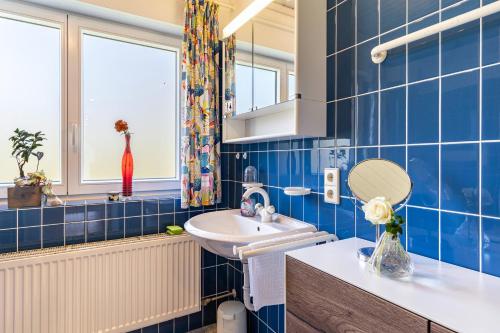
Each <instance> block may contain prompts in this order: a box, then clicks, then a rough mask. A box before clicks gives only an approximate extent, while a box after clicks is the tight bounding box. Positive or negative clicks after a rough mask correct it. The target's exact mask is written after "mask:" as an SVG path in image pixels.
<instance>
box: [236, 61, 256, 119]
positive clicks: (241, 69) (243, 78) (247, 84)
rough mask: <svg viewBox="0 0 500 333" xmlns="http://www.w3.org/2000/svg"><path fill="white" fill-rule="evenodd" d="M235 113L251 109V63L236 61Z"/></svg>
mask: <svg viewBox="0 0 500 333" xmlns="http://www.w3.org/2000/svg"><path fill="white" fill-rule="evenodd" d="M234 75H235V78H236V82H237V84H236V113H245V112H248V111H251V110H252V106H253V101H252V93H253V90H252V64H245V63H240V62H237V63H236V68H235V74H234Z"/></svg>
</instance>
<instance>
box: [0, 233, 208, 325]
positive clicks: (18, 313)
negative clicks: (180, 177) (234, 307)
mask: <svg viewBox="0 0 500 333" xmlns="http://www.w3.org/2000/svg"><path fill="white" fill-rule="evenodd" d="M200 299H201V291H200V248H199V246H198V245H197V244H196V243H195V241H194V240H192V239H191V238H190V237H189V236H186V235H183V236H174V237H167V236H148V237H141V238H133V239H124V240H119V241H109V242H100V243H95V244H82V245H77V246H72V247H68V248H55V249H46V250H35V251H30V252H26V253H18V254H12V255H6V256H0V333H10V332H47V333H57V332H61V333H78V332H81V333H85V332H126V331H130V330H134V329H137V328H139V327H143V326H148V325H152V324H156V323H159V322H162V321H166V320H170V319H172V318H175V317H180V316H183V315H186V314H190V313H194V312H197V311H199V310H200Z"/></svg>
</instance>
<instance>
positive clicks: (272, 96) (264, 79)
mask: <svg viewBox="0 0 500 333" xmlns="http://www.w3.org/2000/svg"><path fill="white" fill-rule="evenodd" d="M235 78H236V82H237V85H236V112H237V113H244V112H247V111H250V110H252V106H253V107H254V108H255V107H257V108H263V107H266V106H269V105H273V104H276V103H279V94H278V91H279V70H278V69H275V68H271V67H265V66H261V65H255V66H254V67H253V74H252V65H251V64H247V63H244V62H236V69H235ZM252 82H253V89H252ZM252 96H253V97H252Z"/></svg>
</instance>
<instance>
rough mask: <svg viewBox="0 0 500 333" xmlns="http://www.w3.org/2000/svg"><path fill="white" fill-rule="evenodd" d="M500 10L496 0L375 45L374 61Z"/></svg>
mask: <svg viewBox="0 0 500 333" xmlns="http://www.w3.org/2000/svg"><path fill="white" fill-rule="evenodd" d="M497 12H500V1H495V2H493V3H491V4H488V5H484V6H482V7H480V8H477V9H474V10H471V11H469V12H467V13H465V14H462V15H458V16H455V17H453V18H451V19H448V20H446V21H443V22H441V23H437V24H434V25H431V26H430V27H427V28H424V29H421V30H418V31H415V32H413V33H411V34H408V35H406V36H403V37H399V38H396V39H393V40H391V41H390V42H387V43H383V44H380V45H378V46H376V47H374V48H373V49H372V51H371V57H372V61H373V62H374V63H376V64H380V63H382V62H383V61H384V60H385V58H386V57H387V51H389V50H391V49H394V48H396V47H399V46H402V45H405V44H408V43H411V42H414V41H416V40H419V39H422V38H425V37H428V36H431V35H434V34H436V33H438V32H442V31H445V30H448V29H451V28H454V27H457V26H459V25H462V24H465V23H468V22H471V21H474V20H477V19H479V18H481V17H484V16H488V15H491V14H494V13H497Z"/></svg>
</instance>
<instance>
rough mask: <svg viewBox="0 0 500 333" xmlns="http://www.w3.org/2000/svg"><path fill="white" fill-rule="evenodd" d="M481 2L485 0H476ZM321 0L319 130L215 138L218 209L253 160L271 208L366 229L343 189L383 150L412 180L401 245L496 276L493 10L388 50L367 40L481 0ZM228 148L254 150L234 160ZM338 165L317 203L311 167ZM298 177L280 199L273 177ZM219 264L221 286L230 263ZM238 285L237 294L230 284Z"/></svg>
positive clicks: (272, 310) (496, 22)
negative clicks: (303, 192)
mask: <svg viewBox="0 0 500 333" xmlns="http://www.w3.org/2000/svg"><path fill="white" fill-rule="evenodd" d="M482 2H483V3H484V4H486V3H487V2H486V1H484V0H483V1H482ZM457 3H458V1H456V0H440V1H439V0H419V1H406V0H373V1H370V0H343V1H339V0H337V1H335V0H330V1H327V5H328V10H327V13H326V14H325V15H327V21H328V31H327V41H326V42H327V55H326V57H327V62H328V73H327V92H328V94H327V95H328V122H327V125H326V126H327V133H328V137H326V138H307V139H303V140H302V141H300V140H298V141H297V140H294V141H290V140H280V141H270V142H265V143H259V144H256V145H225V148H224V151H225V153H224V154H223V161H226V163H227V166H228V168H229V170H228V171H227V173H226V174H227V176H228V178H224V180H225V181H226V183H230V184H229V185H227V189H228V190H229V193H228V194H227V196H228V197H229V199H228V201H229V202H230V205H229V206H230V207H234V208H237V207H238V205H239V199H240V197H241V184H240V182H241V175H242V174H243V167H244V166H245V165H248V164H249V163H250V164H254V163H255V164H256V166H258V170H259V173H260V175H261V178H260V180H261V181H262V182H263V183H264V184H265V189H266V190H267V191H268V192H269V194H270V197H271V202H272V203H273V204H274V205H275V206H276V208H277V210H278V211H279V212H282V213H285V214H289V215H290V216H293V217H295V218H300V219H302V220H304V221H307V222H309V223H312V224H314V225H315V226H316V227H317V228H318V229H320V230H326V231H329V232H334V233H336V234H337V236H339V238H341V239H343V238H349V237H354V236H358V237H362V238H366V239H373V238H374V234H375V232H374V230H373V228H372V227H371V226H370V225H369V224H368V222H366V221H365V220H364V218H363V215H362V214H361V213H360V212H359V211H357V210H356V209H355V208H354V205H353V203H352V202H351V201H350V199H349V192H348V190H347V187H346V185H345V180H346V177H347V174H348V172H349V170H350V169H351V168H352V167H353V166H354V165H355V163H357V162H360V161H362V160H363V159H366V158H371V157H382V158H387V159H390V160H392V161H395V162H396V163H398V164H400V165H401V166H403V167H404V168H405V169H406V170H407V171H408V172H409V174H410V175H411V178H412V180H413V182H414V191H413V196H412V198H411V200H410V203H409V205H408V207H407V208H405V209H404V210H403V211H401V213H402V214H403V216H406V219H407V224H406V227H405V230H404V234H403V237H402V241H403V243H404V246H405V247H406V248H407V249H408V250H409V251H411V252H414V253H418V254H420V255H424V256H428V257H431V258H435V259H439V260H442V261H446V262H449V263H453V264H456V265H460V266H463V267H467V268H470V269H474V270H479V271H482V272H485V273H488V274H493V275H497V276H500V269H499V267H500V261H499V260H500V116H499V115H500V97H499V96H500V94H499V93H498V92H499V91H500V51H499V50H500V48H499V47H498V46H499V45H500V15H499V14H497V15H493V16H490V17H488V18H484V19H481V20H478V21H475V22H471V23H469V24H466V25H464V26H461V27H457V28H456V29H453V30H450V31H447V32H445V33H442V34H436V35H433V36H430V37H427V38H425V39H423V40H419V41H416V42H413V43H411V44H409V45H407V46H404V47H400V48H398V49H395V50H391V51H389V54H388V57H387V59H386V60H385V61H384V62H383V63H382V64H380V65H375V64H373V63H372V62H371V60H370V57H369V52H370V50H371V49H372V48H373V47H374V46H375V45H378V44H379V43H383V42H386V41H389V40H392V39H394V38H397V37H400V36H403V35H405V34H408V33H411V32H414V31H417V30H419V29H422V28H425V27H427V26H430V25H432V24H435V23H438V22H440V21H441V20H445V19H448V18H450V17H453V16H456V15H458V14H460V13H463V12H465V11H467V10H470V9H472V8H476V7H478V6H480V5H481V1H479V0H469V1H466V2H464V3H460V4H459V5H458V6H456V4H457ZM238 152H240V153H241V152H248V153H249V154H250V155H252V156H256V158H255V159H254V158H252V159H251V161H250V162H243V161H239V162H238V160H236V158H235V156H236V153H238ZM329 166H336V167H339V168H340V169H341V177H340V178H341V184H340V186H341V191H340V192H341V203H340V205H337V206H335V205H328V204H325V203H324V202H323V194H322V190H323V185H322V182H323V180H322V177H323V171H322V170H323V168H325V167H329ZM288 184H290V185H297V186H300V185H301V184H303V186H306V187H310V188H311V189H312V191H313V193H312V194H311V195H308V196H305V197H303V198H292V199H290V198H287V197H285V196H284V195H283V187H285V186H288ZM235 265H236V264H235V263H233V264H230V265H229V266H228V269H229V272H228V273H229V284H232V283H234V284H235V285H236V286H237V285H238V278H235V281H233V282H232V281H231V277H235V276H238V277H239V278H241V269H238V268H236V267H235ZM239 295H241V293H240V294H239ZM282 320H283V307H282V306H276V307H268V308H266V309H265V310H261V311H259V312H258V313H249V329H250V332H257V331H262V330H264V331H267V332H284V328H283V325H280V323H281V322H282Z"/></svg>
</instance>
